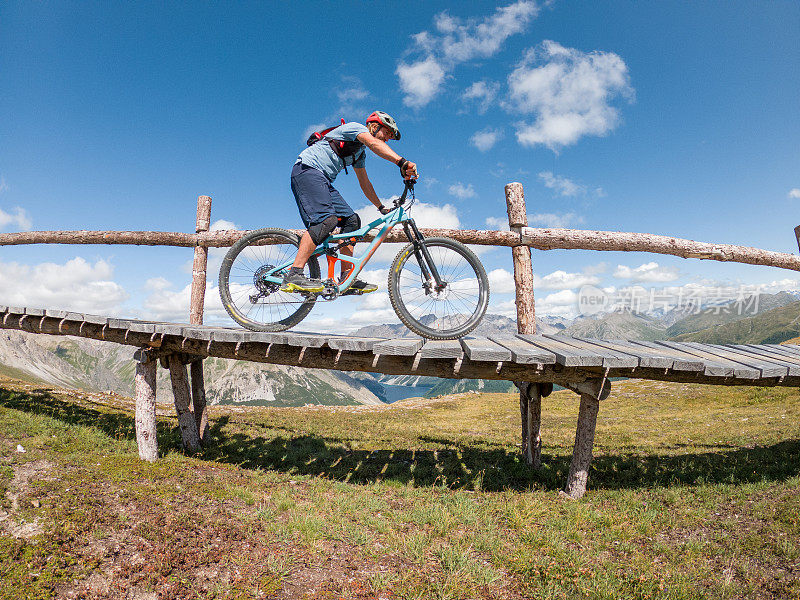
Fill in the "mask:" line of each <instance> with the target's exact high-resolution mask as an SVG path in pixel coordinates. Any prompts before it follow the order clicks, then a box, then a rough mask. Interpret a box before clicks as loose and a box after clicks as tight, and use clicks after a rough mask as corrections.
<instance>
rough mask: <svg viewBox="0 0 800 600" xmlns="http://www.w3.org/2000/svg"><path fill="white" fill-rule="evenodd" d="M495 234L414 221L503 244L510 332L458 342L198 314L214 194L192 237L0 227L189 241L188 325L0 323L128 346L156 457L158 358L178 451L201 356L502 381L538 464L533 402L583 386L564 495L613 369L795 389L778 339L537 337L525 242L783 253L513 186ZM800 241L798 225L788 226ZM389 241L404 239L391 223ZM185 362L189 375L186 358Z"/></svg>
mask: <svg viewBox="0 0 800 600" xmlns="http://www.w3.org/2000/svg"><path fill="white" fill-rule="evenodd" d="M505 199H506V208H507V211H508V224H509V229H508V230H506V231H476V230H441V229H433V230H426V229H423V233H424V235H426V236H445V237H452V238H454V239H457V240H459V241H461V242H463V243H466V244H478V245H494V246H506V247H509V248H511V255H512V259H513V265H514V282H515V287H516V306H517V326H518V331H519V333H518V334H517V335H513V336H511V335H509V336H490V337H489V338H481V337H473V338H464V339H461V340H458V341H447V342H444V341H427V342H426V341H423V340H421V339H409V338H400V339H379V338H359V337H351V336H334V335H322V334H315V333H300V332H289V333H253V332H250V331H245V330H242V329H230V328H224V327H209V326H204V325H203V324H202V323H203V306H204V298H205V289H206V277H207V274H206V268H207V256H208V248H210V247H225V246H231V245H232V244H234V243H235V242H236V241H237V240H238V239H240V238H241V236H242V235H244V233H245V232H241V231H217V232H210V231H209V226H210V223H211V198H210V197H208V196H200V197H199V198H198V200H197V218H196V229H195V231H196V232H195V233H180V232H163V231H32V232H19V233H2V234H0V246H6V245H21V244H131V245H151V246H153V245H161V246H179V247H192V248H194V264H193V267H192V289H191V300H190V306H189V321H190V323H189V324H180V323H157V322H151V321H137V320H131V319H116V318H111V317H103V316H95V315H87V314H79V313H74V312H66V311H59V310H50V309H38V308H24V307H13V306H0V327H2V328H7V329H17V330H21V331H27V332H30V333H45V334H52V335H73V336H81V337H88V338H93V339H98V340H105V341H109V342H116V343H118V344H127V345H130V346H135V347H137V348H138V350H137V351H136V353H135V357H136V359H137V361H138V362H137V367H136V438H137V442H138V445H139V456H140V457H141V458H142V459H145V460H156V458H157V457H158V448H157V446H156V438H155V389H156V388H155V379H156V365H157V364H158V362H159V361H160V363H161V364H162V366H164V367H165V368H168V369H169V371H170V377H171V380H172V392H173V396H174V400H175V409H176V412H177V415H178V423H179V425H180V429H181V438H182V441H183V445H184V447H185V448H186V449H187V450H189V451H194V450H197V449H199V448H200V447H201V445H202V444H203V443H205V442H206V440H207V435H208V417H207V411H206V399H205V384H204V381H203V367H202V361H203V359H204V358H206V357H209V356H214V357H220V358H231V359H241V360H248V361H254V362H263V363H273V364H283V365H294V366H300V367H308V368H317V369H336V370H340V371H368V372H374V373H386V374H392V375H395V374H397V375H399V374H411V375H430V376H434V377H443V378H456V379H462V378H468V379H502V380H508V381H513V382H514V383H515V385H517V387H518V388H519V390H520V416H521V421H522V451H523V453H524V455H525V460H526V461H527V463H528V464H530V465H531V466H532V467H533V468H538V467H539V466H540V465H541V435H540V425H541V398H542V397H543V396H546V395H548V394H549V393H550V391H552V384H554V383H557V384H560V385H562V386H564V387H566V388H568V389H570V390H573V391H574V392H576V393H578V394H580V398H581V400H580V409H579V413H578V426H577V431H576V434H575V448H574V450H573V455H572V463H571V465H570V470H569V474H568V478H567V484H566V487H565V492H566V493H567V495H568V496H569V497H571V498H579V497H581V496H582V495H583V493H584V491H585V490H586V482H587V478H588V468H589V465H590V462H591V458H592V445H593V443H594V432H595V425H596V421H597V414H598V410H599V405H600V401H601V400H603V399H604V398H606V397H607V396H608V394H609V393H610V391H611V383H610V380H611V379H612V378H615V377H627V378H639V379H656V380H662V381H677V382H689V383H708V384H718V385H759V386H776V385H781V386H800V349H798V347H795V346H779V345H758V346H751V345H715V344H695V343H688V342H687V343H677V342H667V341H663V342H642V341H626V340H597V339H582V338H570V337H560V336H547V335H536V318H535V311H534V289H533V267H532V262H531V249H532V248H534V249H538V250H553V249H583V250H599V251H640V252H653V253H657V254H664V255H672V256H679V257H682V258H696V259H706V260H715V261H721V262H739V263H745V264H752V265H763V266H770V267H777V268H781V269H789V270H792V271H800V257H798V256H796V255H794V254H787V253H782V252H775V251H770V250H763V249H760V248H751V247H746V246H737V245H731V244H713V243H707V242H697V241H694V240H686V239H681V238H677V237H670V236H661V235H652V234H645V233H626V232H619V231H581V230H572V229H534V228H531V227H528V219H527V210H526V207H525V198H524V194H523V189H522V185H521V184H519V183H510V184H508V185H507V186H506V187H505ZM795 237H796V239H797V241H798V244H799V245H800V227H798V228H796V229H795ZM386 241H389V242H405V241H407V240H405V239H404V236H403V234H402V232H399V231H394V232H392V233H391V234H390V235H389V237H388V238H387V240H386ZM187 364H188V365H190V371H189V372H188V373H187V368H186V365H187Z"/></svg>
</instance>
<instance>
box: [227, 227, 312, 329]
mask: <svg viewBox="0 0 800 600" xmlns="http://www.w3.org/2000/svg"><path fill="white" fill-rule="evenodd" d="M267 240H272V241H273V242H274V243H272V244H269V245H266V244H265V241H267ZM299 245H300V238H299V237H298V236H297V235H296V234H294V233H292V232H291V231H286V230H285V229H274V228H267V229H257V230H256V231H251V232H250V233H248V234H247V235H245V236H244V237H243V238H242V239H240V240H239V241H238V242H236V243H235V244H234V245H233V246H231V249H230V250H228V253H227V254H226V255H225V258H224V259H223V261H222V267H221V268H220V270H219V295H220V298H222V305H223V306H224V307H225V310H226V311H228V314H229V315H230V316H231V318H232V319H233V320H234V321H236V322H237V323H238V324H239V325H241V326H242V327H246V328H247V329H250V330H252V331H284V330H285V329H289V328H290V327H294V326H295V325H297V324H298V323H299V322H300V321H302V320H303V319H304V318H305V317H306V315H308V313H309V312H310V311H311V309H312V308H313V307H314V301H315V300H316V297H315V296H314V295H313V294H306V295H304V294H299V293H288V292H281V291H280V290H279V289H278V288H279V287H280V284H279V283H275V282H272V281H269V280H268V279H267V278H266V275H267V273H269V272H270V271H272V270H273V269H274V267H276V266H277V265H281V264H284V263H286V262H289V261H291V260H292V259H293V258H294V256H295V255H296V254H297V248H298V246H299ZM286 270H288V267H287V269H285V270H282V271H280V272H277V273H273V275H274V276H276V277H279V278H280V277H283V275H284V274H285V271H286ZM304 274H305V275H306V277H311V278H312V279H319V263H318V262H317V259H316V257H312V258H311V259H310V260H309V261H308V263H307V264H306V267H305V271H304Z"/></svg>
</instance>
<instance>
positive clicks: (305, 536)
mask: <svg viewBox="0 0 800 600" xmlns="http://www.w3.org/2000/svg"><path fill="white" fill-rule="evenodd" d="M799 400H800V393H798V391H797V390H793V389H790V388H779V389H776V388H773V389H767V388H727V387H710V386H697V385H679V384H672V385H668V384H664V383H658V382H615V384H614V390H613V392H612V395H611V397H610V398H609V399H608V400H606V401H604V402H603V403H602V404H601V408H600V418H599V421H598V428H597V435H596V446H595V460H594V462H593V466H592V470H591V472H590V479H589V491H588V492H587V494H586V496H585V497H584V499H583V500H582V501H580V502H570V501H565V500H562V499H561V498H559V496H558V494H557V491H558V489H559V488H560V487H561V486H563V484H564V482H565V478H566V472H567V470H568V468H569V458H570V453H571V445H572V441H573V438H574V427H575V420H576V418H577V397H576V396H575V395H574V394H572V393H570V392H567V391H559V392H556V393H554V394H553V395H552V396H550V397H549V398H547V399H545V400H544V403H543V411H542V412H543V417H544V418H543V430H542V434H543V439H544V448H545V452H544V456H543V458H544V463H545V466H544V467H543V469H542V470H541V471H539V472H534V471H531V470H530V469H529V468H528V467H527V466H526V465H524V464H523V463H522V462H521V461H520V456H519V447H518V441H519V440H518V436H519V414H518V397H515V396H514V395H513V394H483V395H479V394H464V395H459V396H456V397H453V398H451V399H446V400H441V401H412V402H408V403H406V404H405V406H404V405H403V404H402V403H401V405H400V406H398V407H395V408H392V409H375V408H364V409H353V408H305V409H252V410H249V411H247V412H241V411H235V410H231V409H227V408H214V409H212V411H211V421H212V439H213V444H212V446H211V447H210V448H208V449H206V450H205V451H204V452H203V453H202V454H201V455H200V456H195V457H187V456H184V455H183V454H181V453H180V452H179V450H178V449H179V443H180V436H179V433H178V432H177V429H176V427H175V425H176V423H175V421H174V419H166V418H164V419H160V420H159V429H158V438H159V443H160V447H161V449H162V452H163V453H164V457H163V458H162V459H161V460H159V461H158V462H156V463H154V464H149V463H143V462H141V461H139V460H138V457H137V454H136V445H135V442H134V440H133V420H132V414H131V412H130V403H129V402H125V401H120V400H119V399H112V398H109V400H108V403H105V402H103V403H98V402H91V401H89V400H87V399H86V397H85V396H81V395H70V394H68V393H62V392H59V391H55V390H47V389H38V390H37V389H35V388H33V387H32V386H27V387H24V386H21V385H19V384H17V383H15V382H13V381H10V380H4V381H0V515H2V514H7V515H8V516H9V518H8V519H6V520H5V521H3V523H2V524H0V598H3V599H5V598H15V599H16V598H51V597H54V596H57V597H58V596H67V595H68V594H69V593H72V594H75V595H76V597H77V596H79V595H80V594H81V593H82V594H84V597H127V596H128V595H129V594H133V593H134V592H135V593H144V592H157V593H158V594H159V597H161V598H319V599H322V598H325V599H328V598H330V599H333V598H337V599H338V598H378V597H382V598H409V599H411V598H419V599H426V600H427V599H436V598H439V599H449V598H453V599H455V598H463V599H472V598H515V599H516V598H542V599H545V598H609V599H611V598H642V599H644V598H675V599H678V598H686V599H689V598H691V599H694V598H720V599H722V598H745V597H747V598H797V597H798V596H799V595H800V542H798V540H800V491H799V488H798V484H799V483H800V460H798V459H800V402H799ZM17 444H21V445H23V446H24V447H25V449H26V452H25V453H18V452H16V450H15V449H16V447H17ZM12 522H13V525H15V526H22V525H25V524H28V525H30V524H33V525H35V527H34V528H33V530H32V535H30V536H29V537H15V535H13V533H14V532H16V533H17V536H19V529H13V528H12V527H11V526H10V525H9V523H12ZM12 529H13V530H12Z"/></svg>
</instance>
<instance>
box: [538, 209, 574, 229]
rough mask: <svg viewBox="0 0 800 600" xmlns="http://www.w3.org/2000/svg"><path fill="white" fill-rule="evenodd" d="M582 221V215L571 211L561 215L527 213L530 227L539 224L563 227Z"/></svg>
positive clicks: (549, 226)
mask: <svg viewBox="0 0 800 600" xmlns="http://www.w3.org/2000/svg"><path fill="white" fill-rule="evenodd" d="M581 223H583V217H581V216H580V215H577V214H575V213H573V212H570V213H566V214H563V215H556V214H552V213H537V214H534V215H528V224H529V225H530V226H531V227H534V226H536V225H541V226H543V227H545V228H547V229H563V228H566V227H569V226H570V225H572V224H575V225H579V224H581Z"/></svg>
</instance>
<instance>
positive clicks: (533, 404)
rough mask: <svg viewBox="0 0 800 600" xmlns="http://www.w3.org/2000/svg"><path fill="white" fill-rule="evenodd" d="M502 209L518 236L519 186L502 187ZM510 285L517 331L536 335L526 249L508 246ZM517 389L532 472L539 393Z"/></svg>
mask: <svg viewBox="0 0 800 600" xmlns="http://www.w3.org/2000/svg"><path fill="white" fill-rule="evenodd" d="M505 191H506V209H507V210H508V226H509V227H510V228H511V231H512V232H516V233H520V232H521V231H522V227H527V226H528V213H527V210H526V208H525V193H524V191H523V189H522V184H521V183H509V184H508V185H506V188H505ZM520 240H521V238H520ZM511 257H512V259H513V262H514V283H515V285H516V304H517V331H518V332H519V333H536V310H535V307H534V298H533V264H532V262H531V249H530V248H529V247H528V246H523V245H521V244H520V245H518V246H512V248H511ZM514 383H515V384H516V386H517V387H518V388H519V411H520V420H521V421H522V453H523V455H524V456H525V461H526V462H527V463H528V464H529V465H531V466H532V467H533V468H534V469H539V468H541V466H542V436H541V424H542V394H541V390H540V389H539V385H538V384H529V383H526V382H514Z"/></svg>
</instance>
